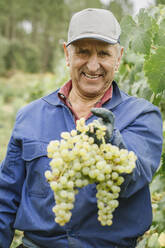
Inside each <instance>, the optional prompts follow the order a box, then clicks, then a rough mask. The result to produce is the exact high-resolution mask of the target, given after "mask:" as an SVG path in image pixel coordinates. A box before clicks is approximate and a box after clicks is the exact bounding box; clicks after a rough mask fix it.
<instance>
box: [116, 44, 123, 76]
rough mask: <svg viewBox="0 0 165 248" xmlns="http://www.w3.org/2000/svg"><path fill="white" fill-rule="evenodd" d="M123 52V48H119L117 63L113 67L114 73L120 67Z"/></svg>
mask: <svg viewBox="0 0 165 248" xmlns="http://www.w3.org/2000/svg"><path fill="white" fill-rule="evenodd" d="M123 52H124V47H120V51H119V55H118V59H117V63H116V67H115V71H118V69H119V66H120V62H121V59H122V56H123Z"/></svg>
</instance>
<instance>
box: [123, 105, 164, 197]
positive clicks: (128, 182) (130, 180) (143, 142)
mask: <svg viewBox="0 0 165 248" xmlns="http://www.w3.org/2000/svg"><path fill="white" fill-rule="evenodd" d="M121 134H122V137H123V140H124V143H125V145H126V147H127V149H128V150H129V151H134V152H135V154H136V156H137V161H136V167H135V169H134V171H133V173H132V174H128V175H126V176H125V182H124V183H123V185H122V190H121V197H130V196H131V195H133V194H134V193H136V192H137V191H138V190H140V189H142V188H143V187H144V186H146V185H148V184H149V183H150V182H151V181H152V177H153V175H154V173H155V172H156V170H157V168H158V167H159V164H160V159H161V152H162V143H163V131H162V119H161V114H160V111H159V109H158V108H157V107H155V106H153V105H151V106H150V107H149V108H148V109H147V110H145V111H142V112H141V114H139V115H138V116H137V118H136V119H135V120H134V121H133V122H132V123H130V124H129V125H128V126H127V128H125V129H123V130H122V132H121Z"/></svg>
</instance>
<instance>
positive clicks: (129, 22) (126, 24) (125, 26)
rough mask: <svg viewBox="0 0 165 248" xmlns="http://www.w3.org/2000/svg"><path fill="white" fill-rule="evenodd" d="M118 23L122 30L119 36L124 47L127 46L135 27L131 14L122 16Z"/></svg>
mask: <svg viewBox="0 0 165 248" xmlns="http://www.w3.org/2000/svg"><path fill="white" fill-rule="evenodd" d="M120 25H121V30H122V32H121V36H120V41H121V44H122V46H124V47H125V48H128V46H129V42H130V39H131V38H132V36H133V33H134V30H135V29H136V23H135V21H134V20H133V18H132V17H131V16H125V17H123V18H122V20H121V23H120Z"/></svg>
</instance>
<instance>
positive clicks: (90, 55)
mask: <svg viewBox="0 0 165 248" xmlns="http://www.w3.org/2000/svg"><path fill="white" fill-rule="evenodd" d="M67 49H68V51H67V52H68V54H67V60H68V63H69V67H70V75H71V79H72V84H73V90H74V91H76V93H77V94H78V95H79V96H82V97H84V98H88V99H91V98H98V97H101V96H102V95H104V93H105V92H106V90H107V89H108V88H109V87H110V85H111V83H112V81H113V78H114V74H115V70H116V65H117V64H118V63H119V62H120V57H121V48H120V46H119V45H118V44H117V45H109V44H107V43H105V42H101V41H96V40H91V39H90V40H89V39H87V40H85V39H84V40H80V41H77V42H75V43H74V44H72V45H70V46H69V47H68V48H67Z"/></svg>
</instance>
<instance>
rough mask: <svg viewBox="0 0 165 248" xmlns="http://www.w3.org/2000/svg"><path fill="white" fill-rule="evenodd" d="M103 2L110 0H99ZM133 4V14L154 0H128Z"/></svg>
mask: <svg viewBox="0 0 165 248" xmlns="http://www.w3.org/2000/svg"><path fill="white" fill-rule="evenodd" d="M101 1H102V2H103V3H107V2H110V0H101ZM130 1H131V2H133V4H134V14H137V13H138V12H139V10H140V9H141V8H147V7H149V6H150V5H152V4H154V2H155V1H154V0H130Z"/></svg>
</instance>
